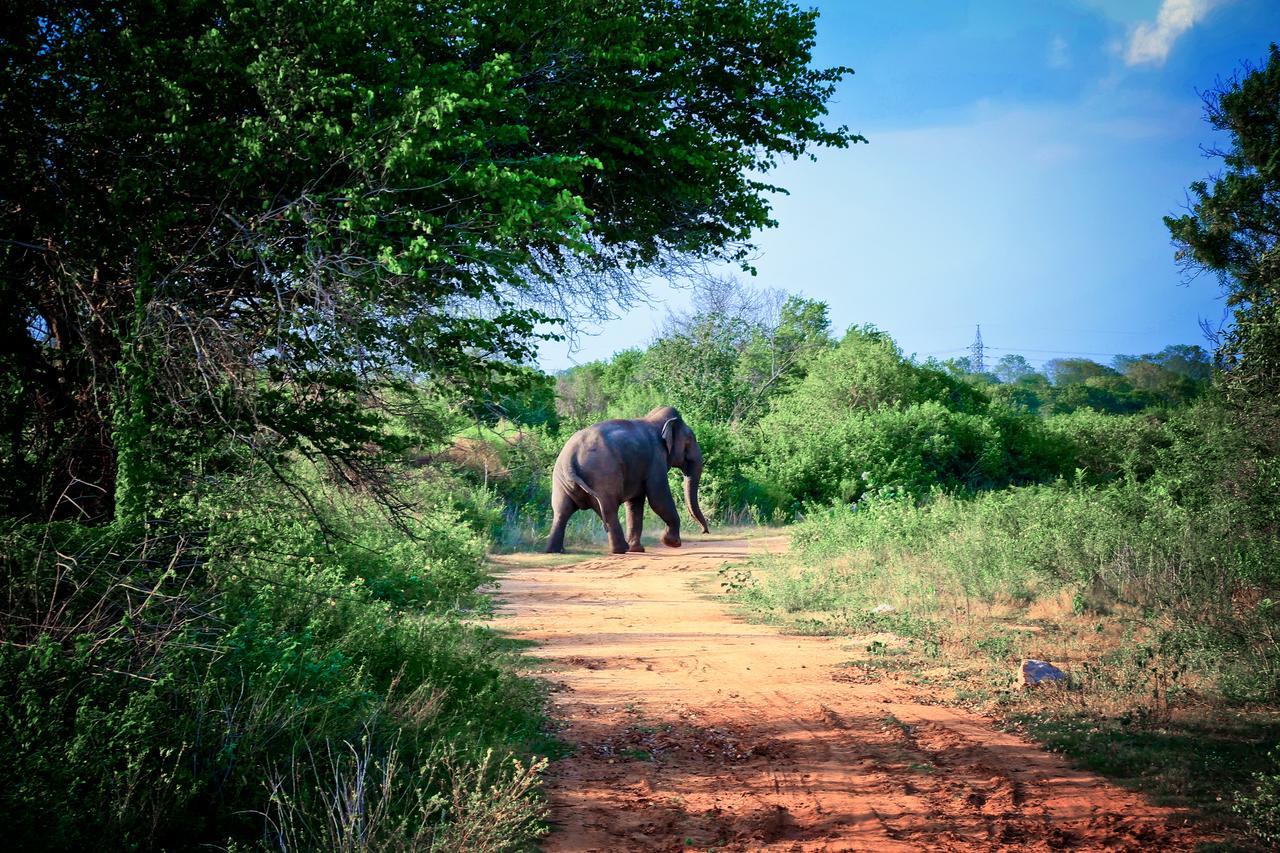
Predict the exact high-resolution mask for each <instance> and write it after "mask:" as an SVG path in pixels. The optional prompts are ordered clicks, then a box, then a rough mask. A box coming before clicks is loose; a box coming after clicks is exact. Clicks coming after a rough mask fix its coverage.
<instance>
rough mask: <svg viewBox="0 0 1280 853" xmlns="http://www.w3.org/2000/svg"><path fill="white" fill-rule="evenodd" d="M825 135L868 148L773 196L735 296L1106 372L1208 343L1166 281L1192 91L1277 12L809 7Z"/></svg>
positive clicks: (1276, 20) (1258, 0) (1031, 5)
mask: <svg viewBox="0 0 1280 853" xmlns="http://www.w3.org/2000/svg"><path fill="white" fill-rule="evenodd" d="M814 5H816V6H817V7H818V8H819V10H820V11H821V13H822V17H821V19H820V21H819V25H818V45H817V49H816V51H815V63H816V64H817V65H823V66H826V65H848V66H850V67H852V68H854V69H855V72H856V73H855V75H854V76H852V77H850V78H849V79H847V80H846V81H845V82H844V83H843V84H842V85H841V87H840V89H839V91H838V93H837V96H836V98H835V101H834V103H833V104H832V105H831V116H830V119H831V122H832V123H833V124H845V125H848V126H849V127H850V128H851V129H853V130H855V131H857V132H860V133H862V134H864V135H865V136H867V137H868V139H869V140H870V141H869V144H867V145H857V146H854V147H852V148H850V149H847V150H844V151H819V152H817V154H818V160H817V162H809V161H799V162H796V163H788V164H785V165H784V166H782V167H781V168H779V169H778V170H777V171H776V172H774V173H772V174H771V176H770V180H771V181H772V182H774V183H777V184H780V185H782V186H784V187H786V188H787V189H788V190H789V191H790V195H786V196H779V197H777V198H776V199H775V208H774V214H775V217H774V218H775V219H777V220H778V222H779V225H778V227H777V228H775V229H771V230H769V231H765V232H762V233H761V234H759V235H758V237H757V245H758V246H759V249H760V254H759V257H758V258H757V260H756V263H755V265H756V268H757V269H758V271H759V274H758V275H757V276H756V277H755V278H750V277H744V279H743V280H744V281H746V282H747V283H749V284H751V285H752V286H755V287H767V288H779V289H783V290H787V291H790V292H795V293H800V294H803V295H805V296H809V297H811V298H815V299H821V300H823V301H825V302H826V303H827V304H828V305H829V306H830V310H831V318H832V321H833V325H834V327H835V328H836V330H837V331H841V330H843V329H844V328H846V327H848V326H849V325H852V324H862V323H873V324H875V325H877V326H879V327H880V328H882V329H885V330H887V331H888V332H890V333H891V334H892V335H893V336H894V338H895V339H896V340H897V341H898V342H899V344H900V345H901V346H902V347H903V349H904V350H905V351H906V352H907V353H917V354H919V355H920V356H921V357H926V356H929V355H937V356H938V357H940V358H948V357H951V356H953V355H962V354H963V352H962V349H963V348H964V347H966V346H967V345H968V344H969V343H970V342H971V341H972V340H973V336H974V327H975V326H976V325H977V324H979V323H980V324H981V325H982V334H983V338H984V340H985V342H986V345H987V347H988V357H989V358H998V357H999V356H1000V355H1003V354H1005V353H1007V352H1010V351H1013V352H1020V353H1022V354H1024V355H1026V356H1027V357H1028V358H1029V359H1030V360H1032V361H1033V362H1038V361H1043V360H1047V359H1050V358H1054V357H1059V356H1062V355H1068V354H1082V355H1089V356H1090V357H1093V358H1095V359H1097V360H1099V361H1104V362H1105V361H1108V360H1109V356H1110V354H1113V353H1141V352H1150V351H1154V350H1158V349H1160V348H1162V347H1163V346H1165V345H1166V344H1170V343H1200V344H1204V340H1203V335H1202V333H1201V331H1200V326H1199V323H1200V320H1201V319H1202V318H1203V319H1207V320H1209V321H1212V322H1215V323H1216V322H1219V321H1220V320H1221V319H1222V317H1223V310H1224V307H1223V303H1222V300H1221V298H1220V293H1219V291H1218V287H1217V283H1216V282H1215V281H1212V280H1210V279H1208V278H1202V279H1200V280H1199V281H1196V282H1194V283H1192V284H1191V285H1189V286H1184V285H1183V284H1182V283H1181V276H1180V273H1179V271H1178V269H1177V267H1176V265H1175V263H1174V260H1173V249H1172V248H1171V247H1170V245H1169V238H1168V232H1167V231H1166V229H1165V228H1164V225H1163V223H1162V222H1161V217H1162V216H1164V215H1166V214H1169V213H1177V212H1179V211H1180V209H1181V208H1182V205H1183V204H1184V202H1185V190H1186V187H1187V185H1188V184H1189V183H1190V182H1191V181H1193V180H1196V179H1199V178H1203V177H1205V176H1207V175H1208V174H1209V173H1210V172H1211V171H1213V170H1214V169H1215V168H1216V165H1215V163H1214V161H1211V160H1208V159H1206V158H1205V157H1204V155H1203V153H1202V150H1201V149H1202V147H1203V146H1205V145H1209V144H1212V143H1214V142H1215V141H1216V140H1215V139H1214V137H1213V135H1212V132H1211V129H1210V128H1209V127H1208V125H1207V124H1205V122H1204V120H1203V110H1202V104H1201V100H1200V96H1199V94H1198V91H1202V90H1204V89H1207V88H1209V87H1211V86H1212V85H1213V83H1214V81H1215V80H1216V79H1217V78H1219V77H1227V76H1229V75H1230V74H1231V73H1233V72H1234V71H1235V70H1236V69H1237V68H1238V67H1239V64H1240V63H1241V61H1243V60H1249V61H1252V62H1255V63H1256V62H1258V61H1260V60H1261V59H1262V58H1263V57H1264V55H1265V52H1266V49H1267V45H1268V44H1269V43H1270V42H1271V41H1273V40H1280V2H1278V0H1036V2H1027V0H1008V2H1005V0H981V2H979V0H973V1H972V2H961V0H894V2H881V0H827V2H818V3H815V4H814ZM651 296H652V297H653V303H652V304H650V305H640V306H635V307H633V308H631V309H629V310H627V311H626V312H619V313H620V314H622V316H620V317H619V318H618V319H616V320H613V321H610V322H606V323H602V324H596V325H592V326H588V327H587V328H586V330H585V331H586V332H587V333H588V334H584V335H581V336H579V338H578V340H577V341H576V344H575V347H574V348H571V347H570V346H567V345H565V344H547V345H545V346H544V347H543V349H542V355H541V359H540V360H541V363H542V366H543V367H544V368H547V369H550V370H556V369H561V368H564V367H567V366H569V365H571V364H573V363H575V362H585V361H590V360H592V359H597V358H606V357H608V356H610V355H612V354H613V353H614V352H615V351H617V350H620V349H624V348H626V347H629V346H641V345H644V344H645V343H647V342H648V341H649V340H650V339H652V337H653V336H654V333H655V331H656V329H657V328H658V326H659V325H660V324H661V321H662V318H663V317H664V316H665V313H666V311H667V310H668V308H669V307H670V308H675V309H677V310H680V309H683V308H685V307H687V306H688V304H689V293H688V291H687V290H683V289H679V288H671V287H668V286H665V285H659V286H656V287H654V288H652V290H651Z"/></svg>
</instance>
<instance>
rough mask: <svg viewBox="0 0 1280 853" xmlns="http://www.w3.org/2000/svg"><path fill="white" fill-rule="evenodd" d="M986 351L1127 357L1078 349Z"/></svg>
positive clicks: (1024, 348)
mask: <svg viewBox="0 0 1280 853" xmlns="http://www.w3.org/2000/svg"><path fill="white" fill-rule="evenodd" d="M987 349H998V350H1001V351H1002V352H1015V353H1022V352H1044V353H1049V354H1051V355H1109V356H1117V355H1129V353H1123V352H1088V351H1086V350H1078V349H1071V350H1064V349H1033V348H1031V347H993V346H988V347H987Z"/></svg>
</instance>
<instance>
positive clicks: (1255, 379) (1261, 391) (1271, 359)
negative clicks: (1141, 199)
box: [1164, 44, 1280, 450]
mask: <svg viewBox="0 0 1280 853" xmlns="http://www.w3.org/2000/svg"><path fill="white" fill-rule="evenodd" d="M1205 116H1206V118H1207V119H1208V121H1209V123H1210V124H1211V125H1212V126H1213V127H1214V128H1215V129H1216V130H1218V131H1221V132H1225V134H1226V135H1227V136H1228V137H1229V140H1230V141H1229V145H1228V147H1227V148H1226V150H1225V151H1215V152H1213V153H1214V154H1215V156H1218V157H1221V159H1222V165H1223V169H1222V171H1221V172H1220V173H1219V174H1218V175H1216V176H1215V177H1214V178H1213V179H1211V180H1209V181H1196V182H1195V183H1193V184H1192V185H1191V189H1190V197H1191V210H1190V212H1189V213H1187V214H1184V215H1182V216H1177V217H1174V216H1167V217H1165V220H1164V222H1165V225H1166V226H1167V227H1168V228H1169V232H1170V234H1172V236H1173V241H1174V244H1175V245H1176V246H1177V247H1178V259H1179V260H1180V261H1182V262H1183V263H1184V264H1185V266H1186V269H1187V271H1188V272H1189V273H1190V274H1192V275H1195V274H1197V273H1199V272H1209V273H1212V274H1214V275H1215V276H1217V277H1218V280H1219V282H1220V283H1221V285H1222V287H1223V290H1224V291H1225V293H1226V297H1227V304H1228V305H1230V306H1232V307H1233V308H1234V309H1235V323H1234V324H1233V325H1232V326H1231V327H1230V328H1229V329H1228V330H1226V332H1225V335H1224V337H1223V338H1222V340H1221V342H1220V343H1221V345H1220V347H1219V349H1218V352H1217V357H1218V359H1219V361H1220V362H1221V363H1222V364H1223V366H1224V367H1226V368H1227V370H1226V372H1225V374H1224V376H1223V378H1222V381H1223V385H1224V387H1225V388H1226V389H1227V391H1228V394H1229V395H1230V396H1232V397H1234V398H1235V399H1236V400H1238V401H1239V402H1241V403H1255V402H1256V403H1259V404H1263V406H1264V410H1263V411H1262V412H1255V413H1254V416H1255V417H1266V418H1267V419H1268V421H1267V425H1263V424H1259V426H1261V427H1262V428H1263V429H1264V430H1266V431H1268V432H1270V433H1272V434H1273V435H1274V432H1275V429H1274V418H1275V412H1274V411H1273V406H1272V405H1270V404H1272V403H1274V394H1275V388H1276V386H1277V381H1278V379H1280V314H1277V311H1280V307H1278V306H1280V302H1278V301H1277V296H1278V295H1280V244H1278V243H1277V236H1276V235H1277V234H1280V47H1277V46H1276V45H1275V44H1272V45H1271V49H1270V51H1269V53H1268V55H1267V59H1266V63H1265V64H1264V65H1262V66H1261V67H1258V68H1250V67H1247V66H1246V68H1245V72H1244V73H1243V74H1242V75H1239V76H1236V77H1235V78H1233V79H1231V80H1228V81H1227V82H1226V83H1225V84H1224V85H1220V86H1219V87H1217V88H1216V89H1214V90H1212V91H1210V92H1209V93H1208V94H1207V96H1206V97H1205ZM1272 449H1273V450H1274V447H1273V448H1272Z"/></svg>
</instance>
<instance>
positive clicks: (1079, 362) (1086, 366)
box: [1044, 358, 1120, 385]
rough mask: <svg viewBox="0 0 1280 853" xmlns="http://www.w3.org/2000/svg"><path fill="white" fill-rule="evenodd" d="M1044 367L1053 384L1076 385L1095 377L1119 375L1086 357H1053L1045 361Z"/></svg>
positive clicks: (1117, 372)
mask: <svg viewBox="0 0 1280 853" xmlns="http://www.w3.org/2000/svg"><path fill="white" fill-rule="evenodd" d="M1044 369H1045V373H1046V374H1048V376H1049V380H1050V381H1051V382H1052V383H1053V384H1054V385H1077V384H1080V383H1083V382H1084V381H1086V380H1088V379H1091V378H1095V377H1100V376H1119V375H1120V373H1119V371H1116V370H1113V369H1111V368H1110V367H1107V366H1106V365H1102V364H1098V362H1096V361H1093V360H1092V359H1088V358H1055V359H1052V360H1050V361H1047V362H1045V365H1044Z"/></svg>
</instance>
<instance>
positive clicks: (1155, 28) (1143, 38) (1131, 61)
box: [1124, 0, 1222, 66]
mask: <svg viewBox="0 0 1280 853" xmlns="http://www.w3.org/2000/svg"><path fill="white" fill-rule="evenodd" d="M1220 2H1222V0H1163V2H1162V3H1161V4H1160V11H1159V13H1157V15H1156V20H1155V23H1151V22H1150V21H1143V22H1141V23H1140V24H1138V25H1137V26H1136V27H1134V29H1133V33H1132V34H1131V35H1130V37H1129V47H1128V50H1127V51H1126V52H1125V57H1124V61H1125V64H1126V65H1130V66H1133V65H1163V64H1164V61H1165V60H1166V59H1168V58H1169V51H1171V50H1173V43H1174V42H1175V41H1177V40H1178V37H1179V36H1181V35H1182V34H1183V33H1185V32H1186V31H1187V30H1189V29H1191V27H1192V26H1194V25H1195V23H1196V22H1197V21H1199V20H1201V19H1203V18H1204V16H1205V15H1206V14H1207V13H1208V12H1209V10H1210V9H1211V8H1213V7H1214V6H1216V5H1218V3H1220Z"/></svg>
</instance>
